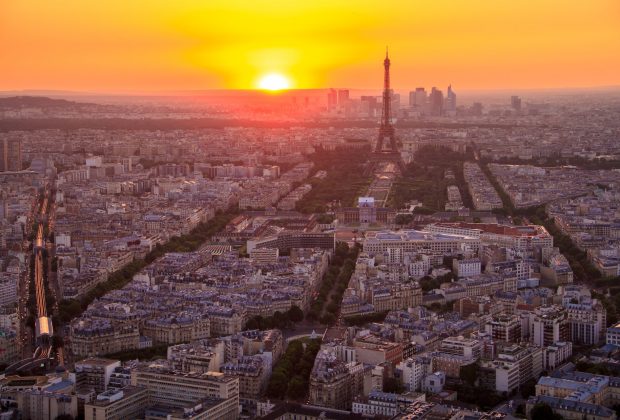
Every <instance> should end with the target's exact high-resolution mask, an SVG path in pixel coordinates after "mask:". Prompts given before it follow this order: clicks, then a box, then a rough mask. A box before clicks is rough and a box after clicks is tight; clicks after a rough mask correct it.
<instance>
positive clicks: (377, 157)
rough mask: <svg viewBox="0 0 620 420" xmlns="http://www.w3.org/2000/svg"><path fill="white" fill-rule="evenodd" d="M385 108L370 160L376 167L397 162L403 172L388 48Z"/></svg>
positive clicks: (384, 76) (385, 73)
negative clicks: (391, 86)
mask: <svg viewBox="0 0 620 420" xmlns="http://www.w3.org/2000/svg"><path fill="white" fill-rule="evenodd" d="M383 68H384V69H385V70H384V75H383V110H382V111H381V126H380V127H379V138H378V139H377V143H376V145H375V148H374V150H373V152H372V154H371V157H370V161H371V163H372V164H373V167H374V168H377V167H378V166H379V165H381V164H385V163H389V162H392V163H394V164H396V166H397V168H398V169H399V170H400V171H401V173H402V172H403V171H404V169H405V164H404V163H403V160H402V157H401V155H400V150H399V149H398V141H397V139H396V133H395V130H394V126H393V125H392V90H391V89H390V58H389V56H388V51H387V48H386V50H385V60H383Z"/></svg>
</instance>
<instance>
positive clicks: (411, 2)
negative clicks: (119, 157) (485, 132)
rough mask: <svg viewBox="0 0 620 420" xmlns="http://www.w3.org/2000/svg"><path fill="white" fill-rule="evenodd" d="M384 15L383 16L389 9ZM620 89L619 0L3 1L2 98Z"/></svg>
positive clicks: (0, 46) (0, 27) (0, 25)
mask: <svg viewBox="0 0 620 420" xmlns="http://www.w3.org/2000/svg"><path fill="white" fill-rule="evenodd" d="M379 7H381V8H379ZM386 44H389V46H390V52H391V57H392V65H393V76H392V78H393V85H394V87H395V88H397V89H408V88H413V87H415V86H427V87H429V86H434V85H437V86H442V87H445V85H447V84H448V83H452V84H453V85H454V86H455V87H456V89H457V90H458V89H494V88H543V87H545V88H552V87H582V86H605V85H620V1H619V0H587V1H585V0H424V1H422V0H404V1H389V0H384V1H380V0H352V1H338V0H303V1H298V0H286V1H280V0H244V1H241V0H223V1H221V0H74V1H69V0H53V1H49V0H0V90H12V89H67V90H88V91H107V92H120V91H165V90H184V89H213V88H255V87H256V86H257V84H258V80H259V79H260V77H261V76H262V75H264V74H267V73H281V74H284V75H286V76H287V77H289V78H290V79H291V84H292V86H293V87H296V88H321V87H332V86H335V87H351V88H377V89H378V88H380V85H381V72H382V68H381V60H382V58H383V57H382V55H383V53H384V49H385V45H386Z"/></svg>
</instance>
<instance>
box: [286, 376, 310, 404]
mask: <svg viewBox="0 0 620 420" xmlns="http://www.w3.org/2000/svg"><path fill="white" fill-rule="evenodd" d="M286 395H288V397H289V398H291V399H294V400H296V399H298V398H302V397H303V396H304V395H306V381H305V380H304V378H303V377H301V376H299V375H295V376H293V379H291V381H290V382H289V383H288V389H287V391H286Z"/></svg>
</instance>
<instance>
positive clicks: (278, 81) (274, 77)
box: [258, 73, 291, 90]
mask: <svg viewBox="0 0 620 420" xmlns="http://www.w3.org/2000/svg"><path fill="white" fill-rule="evenodd" d="M290 87H291V82H290V80H289V79H288V78H287V77H286V76H283V75H281V74H278V73H270V74H266V75H264V76H263V77H261V79H260V80H259V81H258V88H259V89H264V90H282V89H289V88H290Z"/></svg>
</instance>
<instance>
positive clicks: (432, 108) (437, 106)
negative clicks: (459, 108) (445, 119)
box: [428, 87, 443, 117]
mask: <svg viewBox="0 0 620 420" xmlns="http://www.w3.org/2000/svg"><path fill="white" fill-rule="evenodd" d="M428 102H429V114H430V115H432V116H435V117H438V116H440V115H442V114H443V93H442V92H441V91H440V90H439V89H437V88H436V87H433V89H432V90H431V94H430V95H429V97H428Z"/></svg>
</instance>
